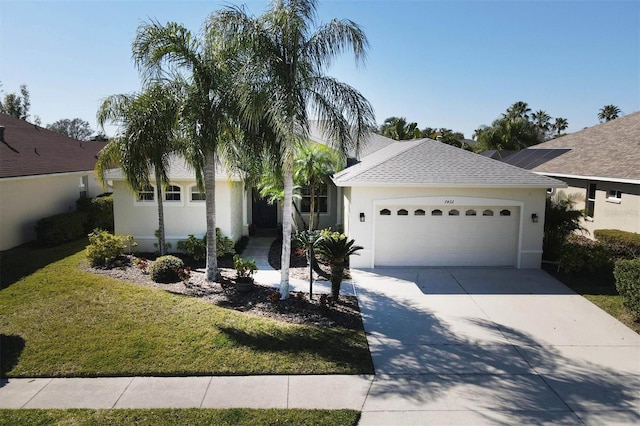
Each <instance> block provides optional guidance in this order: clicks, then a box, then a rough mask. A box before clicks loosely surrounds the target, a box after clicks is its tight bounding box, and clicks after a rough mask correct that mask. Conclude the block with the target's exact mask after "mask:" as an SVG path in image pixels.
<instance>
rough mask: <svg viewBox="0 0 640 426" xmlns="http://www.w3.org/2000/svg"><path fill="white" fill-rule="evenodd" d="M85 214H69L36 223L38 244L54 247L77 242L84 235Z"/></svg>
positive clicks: (47, 218) (58, 215)
mask: <svg viewBox="0 0 640 426" xmlns="http://www.w3.org/2000/svg"><path fill="white" fill-rule="evenodd" d="M86 223H87V213H85V212H69V213H61V214H57V215H54V216H50V217H46V218H44V219H40V220H39V221H38V222H37V223H36V235H37V238H38V242H39V243H40V244H42V245H45V246H54V245H59V244H63V243H66V242H69V241H73V240H77V239H79V238H82V237H84V236H85V235H86V229H85V225H86Z"/></svg>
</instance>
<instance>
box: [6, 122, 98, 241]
mask: <svg viewBox="0 0 640 426" xmlns="http://www.w3.org/2000/svg"><path fill="white" fill-rule="evenodd" d="M104 146H105V143H104V142H89V141H78V140H75V139H72V138H69V137H67V136H64V135H61V134H59V133H56V132H53V131H51V130H48V129H45V128H42V127H40V126H37V125H35V124H32V123H28V122H26V121H24V120H20V119H18V118H15V117H11V116H9V115H5V114H0V251H4V250H7V249H10V248H13V247H16V246H18V245H21V244H24V243H26V242H29V241H32V240H34V239H35V238H36V233H35V224H36V222H37V221H38V220H40V219H42V218H45V217H48V216H52V215H55V214H58V213H64V212H68V211H73V210H75V208H76V201H77V200H78V198H80V196H81V195H84V196H87V197H94V196H96V195H99V194H100V193H102V192H103V191H102V188H101V187H100V185H99V184H98V182H97V180H96V177H95V174H94V172H93V168H94V166H95V163H96V159H97V157H96V156H97V154H98V152H99V151H100V150H101V149H102V148H103V147H104Z"/></svg>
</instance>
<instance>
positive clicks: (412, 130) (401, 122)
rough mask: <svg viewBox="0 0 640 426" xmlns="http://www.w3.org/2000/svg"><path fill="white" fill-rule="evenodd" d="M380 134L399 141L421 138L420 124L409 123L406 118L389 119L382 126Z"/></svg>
mask: <svg viewBox="0 0 640 426" xmlns="http://www.w3.org/2000/svg"><path fill="white" fill-rule="evenodd" d="M380 134H381V135H382V136H386V137H388V138H391V139H395V140H397V141H402V140H408V139H416V138H419V137H420V134H421V132H420V129H419V128H418V123H407V119H406V118H404V117H389V118H387V119H386V120H384V123H382V125H381V126H380Z"/></svg>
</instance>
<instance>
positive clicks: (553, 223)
mask: <svg viewBox="0 0 640 426" xmlns="http://www.w3.org/2000/svg"><path fill="white" fill-rule="evenodd" d="M578 198H579V195H577V194H565V193H564V191H558V193H557V194H556V195H554V196H553V197H549V198H547V202H546V207H545V219H544V239H543V256H544V257H545V259H549V260H557V259H558V258H559V257H560V255H561V253H562V248H563V246H564V244H565V242H566V240H567V237H568V236H569V235H571V234H572V233H574V232H576V231H579V232H586V229H585V228H584V227H583V226H582V225H581V224H580V220H581V219H582V218H583V217H584V212H583V211H580V210H574V209H573V208H574V207H575V205H576V202H577V201H578Z"/></svg>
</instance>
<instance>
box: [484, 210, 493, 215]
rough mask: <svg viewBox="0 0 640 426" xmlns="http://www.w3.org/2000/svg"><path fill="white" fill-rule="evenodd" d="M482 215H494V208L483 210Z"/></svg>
mask: <svg viewBox="0 0 640 426" xmlns="http://www.w3.org/2000/svg"><path fill="white" fill-rule="evenodd" d="M482 216H493V210H490V209H487V210H485V211H483V212H482Z"/></svg>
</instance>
